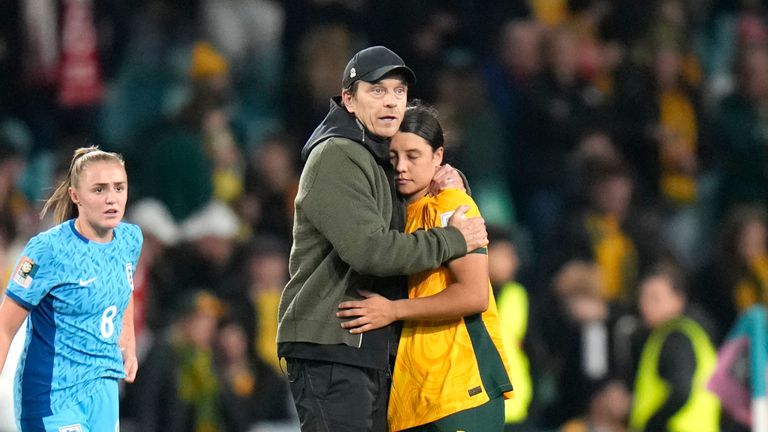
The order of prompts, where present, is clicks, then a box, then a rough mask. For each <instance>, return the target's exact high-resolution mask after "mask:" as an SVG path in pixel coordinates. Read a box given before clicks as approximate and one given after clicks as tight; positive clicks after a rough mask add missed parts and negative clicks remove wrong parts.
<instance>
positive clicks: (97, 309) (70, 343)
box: [6, 219, 142, 419]
mask: <svg viewBox="0 0 768 432" xmlns="http://www.w3.org/2000/svg"><path fill="white" fill-rule="evenodd" d="M141 244H142V235H141V230H140V229H139V227H137V226H136V225H131V224H127V223H120V224H119V225H118V226H117V227H116V228H115V230H114V239H113V240H112V241H111V242H109V243H96V242H92V241H89V240H88V239H86V238H85V237H83V236H82V235H80V233H78V232H77V230H76V229H75V224H74V219H73V220H69V221H66V222H64V223H62V224H60V225H57V226H55V227H53V228H51V229H50V230H48V231H45V232H43V233H40V234H39V235H37V236H35V237H33V238H32V239H30V241H29V243H27V245H26V247H25V248H24V252H23V253H22V257H21V259H20V260H19V263H18V264H17V266H16V270H15V271H14V272H13V274H12V275H11V280H10V282H9V283H8V290H7V292H6V294H7V295H8V297H10V298H11V299H13V300H14V301H16V302H17V303H19V304H20V305H21V306H22V307H24V308H25V309H27V310H28V311H29V312H30V315H29V320H28V324H27V340H26V346H25V348H24V352H23V353H22V356H21V359H20V361H19V366H18V370H17V373H16V387H15V401H16V415H17V417H19V418H22V419H24V418H36V417H45V416H49V415H52V414H56V413H58V412H60V411H61V410H64V409H66V408H68V407H70V406H73V405H75V404H77V403H78V402H80V401H82V400H83V399H85V398H87V397H88V396H89V393H90V392H91V391H92V390H93V389H94V386H96V385H97V384H98V383H99V381H100V380H99V378H114V379H117V378H123V377H124V375H125V374H124V372H123V360H122V355H121V353H120V349H119V347H118V338H119V336H120V331H121V329H122V322H123V312H124V311H125V308H126V307H127V306H128V301H129V300H130V295H131V291H132V290H133V272H134V269H135V268H136V262H137V261H138V259H139V254H140V252H141Z"/></svg>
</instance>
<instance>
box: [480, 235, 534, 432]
mask: <svg viewBox="0 0 768 432" xmlns="http://www.w3.org/2000/svg"><path fill="white" fill-rule="evenodd" d="M488 241H489V245H488V275H489V277H490V279H491V285H492V286H493V292H494V295H495V296H496V307H497V309H498V311H499V320H500V323H501V339H502V342H503V344H504V349H505V350H506V352H507V358H508V359H509V368H510V374H511V378H512V382H513V383H514V385H515V396H514V397H513V398H511V399H507V400H506V401H504V423H505V424H506V425H507V426H506V427H507V429H508V430H514V428H515V426H518V427H524V426H525V422H526V420H527V419H528V408H529V406H530V404H531V400H532V399H533V383H532V379H531V371H530V363H529V360H528V355H527V354H526V352H525V351H524V349H523V342H524V340H525V336H526V333H527V331H528V314H529V303H528V291H527V290H526V289H525V287H524V286H523V285H522V284H521V283H519V282H518V281H517V273H518V269H519V267H520V256H519V254H518V248H517V245H516V244H515V242H514V240H513V238H512V236H511V234H510V233H509V232H507V230H505V229H502V228H500V227H493V226H489V227H488Z"/></svg>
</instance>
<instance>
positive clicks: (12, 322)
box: [0, 296, 29, 372]
mask: <svg viewBox="0 0 768 432" xmlns="http://www.w3.org/2000/svg"><path fill="white" fill-rule="evenodd" d="M27 315H29V312H28V311H27V310H26V309H24V308H23V307H21V306H20V305H19V304H18V303H16V302H15V301H13V300H12V299H10V298H9V297H8V296H5V297H4V298H3V299H2V302H0V372H2V371H3V367H4V366H5V360H6V359H7V358H8V350H10V348H11V342H13V337H14V336H16V333H17V332H18V331H19V327H21V324H22V323H23V322H24V320H25V319H26V318H27Z"/></svg>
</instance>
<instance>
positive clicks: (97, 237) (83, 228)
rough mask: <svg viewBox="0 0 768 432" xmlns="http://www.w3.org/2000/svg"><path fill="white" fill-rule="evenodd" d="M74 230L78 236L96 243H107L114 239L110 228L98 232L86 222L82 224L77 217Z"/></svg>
mask: <svg viewBox="0 0 768 432" xmlns="http://www.w3.org/2000/svg"><path fill="white" fill-rule="evenodd" d="M75 229H76V230H77V232H79V233H80V235H82V236H83V237H85V238H87V239H88V240H90V241H92V242H96V243H109V242H111V241H112V238H114V233H113V229H112V228H107V229H104V230H99V229H96V228H95V227H94V226H92V225H90V224H89V223H88V222H83V221H82V219H80V218H79V217H78V218H77V219H75Z"/></svg>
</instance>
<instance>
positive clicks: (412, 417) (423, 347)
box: [337, 103, 512, 432]
mask: <svg viewBox="0 0 768 432" xmlns="http://www.w3.org/2000/svg"><path fill="white" fill-rule="evenodd" d="M443 151H444V150H443V130H442V127H441V126H440V123H439V122H438V120H437V113H436V111H435V110H434V109H433V108H430V107H427V106H425V105H421V104H419V103H416V104H414V105H412V106H410V107H409V108H408V109H407V110H406V112H405V115H404V118H403V122H402V124H401V126H400V130H399V132H398V133H397V134H396V135H395V136H394V137H393V138H392V143H391V145H390V159H391V161H392V165H393V166H394V167H395V172H396V178H395V180H396V182H397V188H398V192H399V193H400V195H401V196H402V197H403V198H404V199H405V200H406V201H407V210H406V211H407V222H406V232H409V233H410V232H414V231H417V230H420V229H429V228H433V227H437V226H446V224H447V220H448V218H449V217H450V216H451V214H453V210H455V209H456V208H457V207H459V206H467V207H469V210H468V211H467V216H468V217H469V216H478V215H479V210H478V208H477V205H476V204H475V202H474V201H473V200H472V198H470V196H469V195H467V194H466V193H465V192H463V191H461V190H459V189H444V190H442V191H440V192H438V193H437V194H436V195H432V194H431V193H430V182H431V180H432V177H433V176H434V174H435V172H436V171H437V169H438V168H439V167H440V165H441V163H442V160H443ZM408 286H409V289H408V291H409V292H408V299H402V300H388V299H387V298H385V297H382V296H379V295H376V294H373V293H361V294H362V295H364V296H365V297H366V298H365V299H364V300H361V301H348V302H343V303H341V304H340V305H339V309H340V311H339V312H338V314H337V315H338V316H339V317H342V318H352V319H350V320H348V321H345V322H343V323H342V327H344V328H347V329H349V331H350V332H352V333H362V332H366V331H370V330H374V329H377V328H381V327H384V326H386V325H388V324H390V323H391V322H393V321H396V320H404V321H405V323H404V326H403V331H402V334H401V337H400V344H399V347H398V350H397V358H396V361H395V366H394V371H393V378H392V391H391V395H390V400H389V408H388V419H389V429H390V430H392V431H403V430H407V431H418V432H443V431H451V432H456V431H465V432H475V431H477V432H493V431H502V430H503V429H504V401H503V400H504V399H505V398H508V397H510V396H511V391H512V384H511V383H510V379H509V375H510V374H509V367H508V362H507V357H506V354H505V352H504V348H503V345H502V342H501V331H500V327H499V318H498V313H497V310H496V303H495V301H494V298H493V293H492V291H491V285H490V281H489V278H488V255H487V249H486V248H482V249H478V250H476V251H474V253H470V254H467V255H466V256H464V257H461V258H457V259H455V260H453V261H450V262H449V263H447V264H445V265H444V266H443V267H440V268H438V269H435V270H430V271H425V272H422V273H418V274H414V275H410V276H409V280H408Z"/></svg>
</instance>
